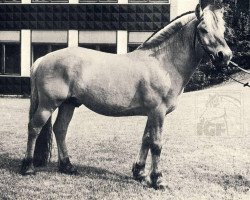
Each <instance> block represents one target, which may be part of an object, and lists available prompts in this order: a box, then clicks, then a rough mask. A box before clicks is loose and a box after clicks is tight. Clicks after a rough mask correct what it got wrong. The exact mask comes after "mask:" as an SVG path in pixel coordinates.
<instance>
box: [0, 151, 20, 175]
mask: <svg viewBox="0 0 250 200" xmlns="http://www.w3.org/2000/svg"><path fill="white" fill-rule="evenodd" d="M20 167H21V159H17V158H12V157H11V156H10V155H9V154H8V153H3V154H0V169H6V170H7V171H10V172H12V173H19V171H20Z"/></svg>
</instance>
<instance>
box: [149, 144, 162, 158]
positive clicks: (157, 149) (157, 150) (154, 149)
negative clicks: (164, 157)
mask: <svg viewBox="0 0 250 200" xmlns="http://www.w3.org/2000/svg"><path fill="white" fill-rule="evenodd" d="M161 150H162V142H161V141H153V142H152V144H151V153H152V154H153V155H156V156H159V155H160V154H161Z"/></svg>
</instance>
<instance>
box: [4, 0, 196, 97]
mask: <svg viewBox="0 0 250 200" xmlns="http://www.w3.org/2000/svg"><path fill="white" fill-rule="evenodd" d="M197 3H198V0H171V1H170V0H0V94H9V95H12V94H14V95H28V94H29V93H30V78H29V77H30V66H31V65H32V63H33V62H34V61H35V60H36V59H37V58H39V57H41V56H43V55H45V54H47V53H49V52H51V51H55V50H58V49H61V48H65V47H74V46H81V47H87V48H91V49H96V50H100V51H104V52H110V53H118V54H122V53H127V52H130V51H133V50H134V49H135V48H136V47H137V46H138V45H139V44H141V43H142V42H143V41H145V40H146V39H147V38H148V37H149V36H150V35H151V34H152V33H153V32H154V31H156V30H158V29H160V28H162V27H164V26H165V25H167V24H168V23H169V22H170V20H171V19H173V18H175V17H176V16H178V15H180V14H182V13H183V12H186V11H190V10H194V8H195V6H196V5H197Z"/></svg>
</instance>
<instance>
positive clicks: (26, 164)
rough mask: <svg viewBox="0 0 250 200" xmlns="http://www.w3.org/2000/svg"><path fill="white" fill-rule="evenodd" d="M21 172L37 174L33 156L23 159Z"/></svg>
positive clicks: (26, 174)
mask: <svg viewBox="0 0 250 200" xmlns="http://www.w3.org/2000/svg"><path fill="white" fill-rule="evenodd" d="M20 174H21V175H23V176H28V175H35V174H36V171H35V168H34V166H33V159H32V158H28V159H27V158H24V159H23V161H22V166H21V170H20Z"/></svg>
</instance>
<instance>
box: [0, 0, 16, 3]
mask: <svg viewBox="0 0 250 200" xmlns="http://www.w3.org/2000/svg"><path fill="white" fill-rule="evenodd" d="M0 3H21V0H0Z"/></svg>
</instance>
